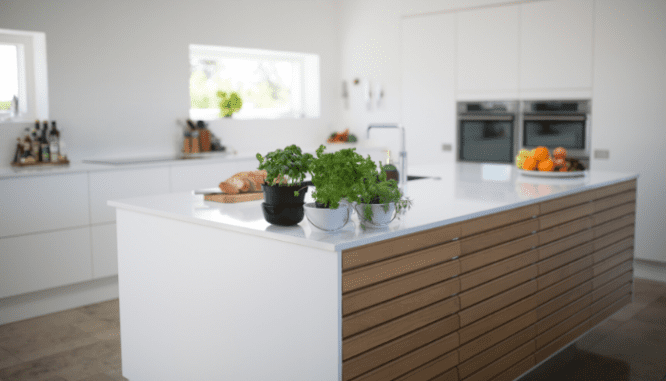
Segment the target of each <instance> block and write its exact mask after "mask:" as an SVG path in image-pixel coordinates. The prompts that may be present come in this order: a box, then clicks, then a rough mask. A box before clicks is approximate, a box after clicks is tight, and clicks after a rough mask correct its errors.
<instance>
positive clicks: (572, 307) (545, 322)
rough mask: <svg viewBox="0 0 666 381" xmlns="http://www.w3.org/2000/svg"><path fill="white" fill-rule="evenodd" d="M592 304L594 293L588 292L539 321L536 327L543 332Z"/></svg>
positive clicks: (539, 331)
mask: <svg viewBox="0 0 666 381" xmlns="http://www.w3.org/2000/svg"><path fill="white" fill-rule="evenodd" d="M591 304H592V295H591V294H587V295H585V296H583V297H582V298H580V299H578V300H576V301H574V302H573V303H571V304H569V305H567V306H565V307H564V308H562V309H560V310H558V311H556V312H555V313H553V314H551V315H548V316H547V317H546V318H544V319H541V320H539V321H537V323H536V328H537V333H538V334H542V333H544V332H546V331H547V330H549V329H551V328H553V327H554V326H555V325H557V324H559V323H561V322H563V321H564V320H566V319H568V318H570V317H572V316H573V315H574V314H576V313H577V312H579V311H581V310H583V308H586V307H589V306H590V305H591Z"/></svg>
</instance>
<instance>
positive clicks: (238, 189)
mask: <svg viewBox="0 0 666 381" xmlns="http://www.w3.org/2000/svg"><path fill="white" fill-rule="evenodd" d="M266 176H267V173H266V171H250V172H238V173H236V174H235V175H233V176H231V177H230V178H228V179H226V180H225V181H223V182H221V183H220V185H219V187H220V190H221V191H222V192H224V193H226V194H238V193H245V192H259V191H261V184H263V183H264V182H265V181H266Z"/></svg>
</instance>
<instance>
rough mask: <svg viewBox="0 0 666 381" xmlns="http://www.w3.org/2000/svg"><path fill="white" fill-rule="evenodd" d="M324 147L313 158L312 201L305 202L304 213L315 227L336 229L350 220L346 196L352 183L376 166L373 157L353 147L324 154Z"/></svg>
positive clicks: (349, 209)
mask: <svg viewBox="0 0 666 381" xmlns="http://www.w3.org/2000/svg"><path fill="white" fill-rule="evenodd" d="M324 150H325V146H323V145H322V146H320V147H319V149H317V157H316V158H315V159H314V160H313V161H312V164H311V166H310V173H311V174H312V185H313V186H314V187H315V190H314V192H312V197H313V198H314V199H315V202H314V203H308V204H305V215H306V216H307V218H308V221H310V223H311V224H312V225H314V226H315V227H317V228H319V229H321V230H326V231H335V230H339V229H341V228H342V227H344V226H345V224H346V223H347V221H349V216H350V214H351V208H350V205H349V202H348V201H347V200H346V198H347V197H348V196H349V195H350V192H352V191H353V188H354V185H355V184H356V183H357V182H358V181H360V180H361V179H362V177H363V175H364V173H367V172H368V171H370V170H371V168H373V167H374V166H375V164H374V163H373V162H372V160H371V159H370V158H369V157H368V158H367V159H364V158H363V156H361V155H359V154H358V153H356V152H355V150H356V149H355V148H348V149H342V150H339V151H336V152H333V153H324Z"/></svg>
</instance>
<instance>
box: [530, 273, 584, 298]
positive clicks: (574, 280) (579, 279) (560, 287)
mask: <svg viewBox="0 0 666 381" xmlns="http://www.w3.org/2000/svg"><path fill="white" fill-rule="evenodd" d="M592 274H593V270H592V268H587V269H585V270H583V271H581V272H579V273H578V274H575V275H573V276H570V277H569V278H567V279H563V280H561V281H560V282H557V283H555V284H554V285H552V286H550V287H548V288H545V289H543V290H541V291H539V292H538V293H537V294H536V299H537V305H542V304H545V303H546V302H548V301H549V300H551V299H553V298H555V297H557V296H560V295H562V294H564V293H565V292H567V291H569V290H571V289H573V288H574V287H576V286H578V285H579V284H581V283H584V282H586V281H588V280H590V279H592Z"/></svg>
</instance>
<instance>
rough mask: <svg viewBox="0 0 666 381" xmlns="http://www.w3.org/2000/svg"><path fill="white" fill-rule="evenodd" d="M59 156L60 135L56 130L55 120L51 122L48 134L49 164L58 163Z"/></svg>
mask: <svg viewBox="0 0 666 381" xmlns="http://www.w3.org/2000/svg"><path fill="white" fill-rule="evenodd" d="M59 154H60V133H59V132H58V128H56V122H55V120H54V121H52V122H51V132H49V155H50V157H51V163H57V162H58V161H59Z"/></svg>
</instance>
